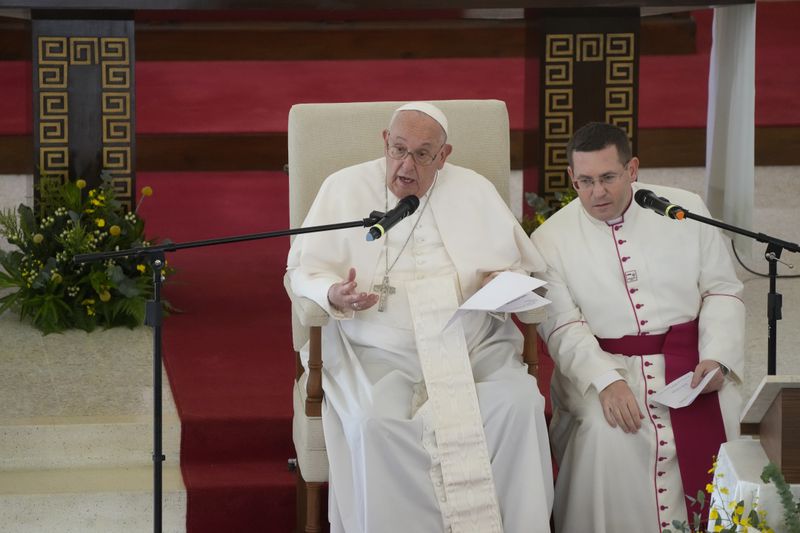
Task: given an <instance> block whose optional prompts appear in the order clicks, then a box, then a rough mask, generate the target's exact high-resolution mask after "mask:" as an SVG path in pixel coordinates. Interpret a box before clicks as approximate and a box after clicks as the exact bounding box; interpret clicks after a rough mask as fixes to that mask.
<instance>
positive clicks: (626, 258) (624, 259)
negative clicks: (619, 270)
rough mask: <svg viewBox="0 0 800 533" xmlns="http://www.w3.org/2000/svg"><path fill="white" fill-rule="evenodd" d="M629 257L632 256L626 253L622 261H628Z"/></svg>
mask: <svg viewBox="0 0 800 533" xmlns="http://www.w3.org/2000/svg"><path fill="white" fill-rule="evenodd" d="M628 259H630V257H629V256H627V255H626V256H625V257H623V258H622V262H623V263H624V262H625V261H627V260H628Z"/></svg>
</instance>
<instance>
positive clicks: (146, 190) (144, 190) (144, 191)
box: [142, 185, 153, 196]
mask: <svg viewBox="0 0 800 533" xmlns="http://www.w3.org/2000/svg"><path fill="white" fill-rule="evenodd" d="M142 196H153V188H152V187H150V186H149V185H146V186H144V187H142Z"/></svg>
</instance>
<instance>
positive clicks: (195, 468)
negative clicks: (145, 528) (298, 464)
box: [183, 460, 295, 533]
mask: <svg viewBox="0 0 800 533" xmlns="http://www.w3.org/2000/svg"><path fill="white" fill-rule="evenodd" d="M183 476H184V480H185V482H186V487H187V489H188V490H189V494H190V495H191V496H190V498H189V504H188V508H187V515H186V524H187V531H189V532H191V533H220V532H223V531H224V532H227V531H236V532H243V533H260V532H269V533H273V532H274V533H290V532H293V531H294V525H295V524H294V523H295V488H294V485H295V476H294V474H292V473H291V472H289V471H288V469H287V467H286V461H274V460H264V461H253V462H231V463H204V464H202V465H183Z"/></svg>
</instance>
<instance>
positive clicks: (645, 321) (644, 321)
mask: <svg viewBox="0 0 800 533" xmlns="http://www.w3.org/2000/svg"><path fill="white" fill-rule="evenodd" d="M639 324H641V325H642V326H644V325H645V324H647V320H640V321H639Z"/></svg>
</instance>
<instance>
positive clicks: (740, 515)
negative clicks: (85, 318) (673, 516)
mask: <svg viewBox="0 0 800 533" xmlns="http://www.w3.org/2000/svg"><path fill="white" fill-rule="evenodd" d="M716 468H717V463H716V461H714V464H713V466H712V467H711V470H709V471H708V473H709V474H711V473H714V483H713V484H712V483H709V484H707V485H706V491H705V492H703V491H699V492H698V493H697V497H696V498H692V497H691V496H688V495H687V496H686V498H687V499H688V500H689V502H690V503H691V504H692V505H693V506H694V507H697V508H698V511H697V512H694V513H693V516H692V518H691V525H689V524H688V523H686V522H679V521H677V520H675V521H673V523H672V527H674V528H675V529H674V531H675V532H682V533H705V532H707V531H713V532H715V533H736V532H740V531H743V532H749V531H753V532H755V531H759V532H762V533H774V530H773V529H772V528H771V527H770V526H769V523H768V522H767V515H766V512H765V511H763V510H760V509H759V508H758V502H754V503H753V506H752V508H751V509H750V510H749V511H748V510H747V509H746V508H745V502H744V500H739V501H738V502H737V501H732V502H730V503H729V504H728V507H727V508H725V507H712V508H711V509H710V510H709V512H708V522H707V523H708V525H710V526H711V527H712V529H710V530H708V529H706V523H705V522H704V520H703V517H702V511H703V508H704V507H705V504H706V493H708V494H716V496H717V498H718V500H719V501H724V498H723V496H727V495H728V489H727V488H725V487H720V486H719V484H718V481H719V479H720V478H721V477H722V476H724V474H722V473H719V472H716ZM761 480H762V481H763V482H764V483H768V482H772V483H773V484H775V487H776V489H777V491H778V495H779V496H780V498H781V504H782V506H783V511H784V524H785V525H786V531H787V532H788V533H800V505H799V504H796V503H795V502H794V501H793V499H792V493H791V490H790V489H789V485H788V484H787V483H786V480H785V479H784V478H783V475H782V474H781V472H780V470H779V469H778V467H777V466H775V464H773V463H769V464H768V465H767V466H765V467H764V469H763V471H762V472H761ZM672 531H673V530H672V529H664V530H662V532H661V533H672Z"/></svg>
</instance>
